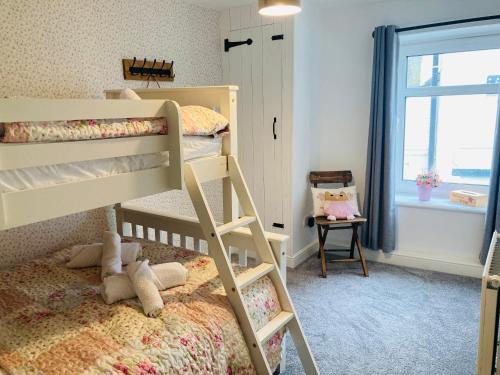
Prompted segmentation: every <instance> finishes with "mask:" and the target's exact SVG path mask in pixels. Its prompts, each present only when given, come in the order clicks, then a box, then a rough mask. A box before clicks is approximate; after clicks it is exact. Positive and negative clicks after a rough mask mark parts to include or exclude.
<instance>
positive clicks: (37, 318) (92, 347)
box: [0, 86, 318, 374]
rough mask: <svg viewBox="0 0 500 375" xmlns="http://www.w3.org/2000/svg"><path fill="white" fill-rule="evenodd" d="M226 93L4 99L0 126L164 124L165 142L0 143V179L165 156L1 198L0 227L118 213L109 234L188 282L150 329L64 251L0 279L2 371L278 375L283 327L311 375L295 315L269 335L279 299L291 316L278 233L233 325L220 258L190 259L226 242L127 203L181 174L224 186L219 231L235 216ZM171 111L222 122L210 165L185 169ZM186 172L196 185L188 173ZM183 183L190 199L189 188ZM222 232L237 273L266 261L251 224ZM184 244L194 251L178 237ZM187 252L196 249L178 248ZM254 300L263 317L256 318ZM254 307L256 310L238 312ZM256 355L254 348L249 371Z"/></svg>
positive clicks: (176, 116) (230, 93)
mask: <svg viewBox="0 0 500 375" xmlns="http://www.w3.org/2000/svg"><path fill="white" fill-rule="evenodd" d="M236 91H237V88H236V87H232V86H226V87H205V88H179V89H168V90H161V89H159V90H147V91H141V90H138V93H139V94H140V95H141V96H142V97H143V98H144V99H150V100H143V101H131V100H40V99H31V100H30V99H2V100H0V122H1V123H15V122H41V121H74V120H83V119H85V120H88V119H109V120H112V119H130V118H139V119H151V118H155V119H156V118H164V119H166V124H167V128H168V131H166V132H160V133H158V134H154V135H148V134H145V135H142V136H135V137H119V138H110V139H92V140H79V141H72V142H35V143H18V144H7V143H0V174H1V173H2V172H4V173H8V172H9V171H13V170H27V169H29V168H34V169H36V168H42V169H43V168H44V167H47V166H54V165H57V166H60V165H67V164H71V163H90V164H92V162H96V163H97V162H99V161H102V160H107V159H119V158H138V157H140V156H141V155H142V156H143V155H147V154H149V155H151V154H162V153H163V154H165V153H168V162H165V160H164V159H161V161H160V162H158V161H154V162H153V163H149V164H148V163H142V161H141V162H140V163H138V164H140V165H142V167H137V168H132V169H125V170H120V171H119V172H117V173H105V174H104V175H102V174H100V175H91V177H88V175H87V178H85V179H71V178H70V179H68V180H64V181H57V183H47V184H44V185H43V186H33V185H29V184H28V185H25V186H22V187H21V188H19V187H18V188H14V189H6V188H5V187H4V188H0V192H1V194H0V230H6V229H10V228H14V227H19V226H23V225H27V224H31V223H35V222H39V221H43V220H48V219H52V218H56V217H61V216H64V215H69V214H73V213H77V212H82V211H87V210H91V209H95V208H99V207H105V206H110V205H115V210H116V225H117V230H118V232H119V233H120V234H122V235H126V234H129V235H131V236H132V237H136V238H138V237H142V238H143V239H141V241H142V243H143V249H144V254H143V256H145V257H148V258H149V259H150V260H151V262H152V263H155V262H166V261H172V260H175V261H180V262H181V263H184V264H185V265H186V267H187V268H188V269H189V270H190V276H189V277H190V278H189V282H188V283H187V284H186V286H184V287H178V288H173V289H171V290H168V291H166V292H162V298H163V299H164V301H165V302H166V307H165V309H164V310H163V312H162V315H161V316H160V318H158V319H150V318H146V317H145V316H144V315H143V314H141V313H140V308H139V307H138V305H137V303H136V302H135V301H134V300H127V301H124V302H123V303H118V304H115V305H111V306H108V305H105V304H104V303H103V302H102V301H101V300H100V297H99V296H98V292H97V285H98V283H99V280H98V279H96V275H97V274H98V273H97V271H96V269H94V268H87V269H83V270H68V269H66V268H65V267H64V260H65V259H66V258H67V256H68V251H69V250H68V249H63V250H61V251H59V252H56V253H54V254H50V255H48V256H47V257H45V258H41V259H37V260H34V261H32V262H28V263H26V264H21V265H19V266H18V267H16V268H14V269H12V270H7V271H0V281H1V282H0V327H1V328H2V329H0V373H2V371H3V372H5V373H16V372H19V371H22V372H25V373H40V372H43V373H47V374H50V373H54V374H56V373H85V372H87V373H110V372H111V373H141V374H142V373H168V374H170V373H214V374H215V373H242V374H246V373H249V374H250V373H254V371H256V372H257V373H259V374H264V373H266V372H267V373H269V371H270V369H272V370H274V369H275V368H277V367H279V366H278V365H279V362H280V361H282V366H283V365H284V357H282V354H281V350H282V346H281V344H282V339H283V333H284V330H283V328H284V327H285V323H289V324H291V326H290V327H289V329H290V331H291V332H292V336H293V338H294V341H295V343H296V345H297V344H298V345H297V346H298V352H299V356H300V357H301V359H302V360H303V362H304V358H306V359H308V361H309V363H308V364H306V373H311V374H315V373H318V372H317V368H316V366H315V364H314V360H312V357H311V355H310V351H309V348H308V346H307V343H306V342H305V340H304V339H303V337H302V336H301V337H300V338H299V339H297V333H298V332H301V328H300V324H299V323H298V320H297V319H296V318H295V316H294V315H293V314H291V313H288V316H290V317H289V318H288V320H287V322H285V323H283V325H280V326H279V327H273V331H272V332H271V331H269V332H267V331H266V330H269V328H268V326H269V325H272V324H271V323H272V322H273V321H275V320H276V316H281V315H282V314H283V312H280V311H282V306H281V305H282V304H283V303H285V305H283V306H285V308H286V309H287V310H290V309H292V311H293V307H290V306H289V305H290V303H289V302H287V301H288V299H289V297H288V294H287V292H286V288H285V287H283V284H282V279H284V277H285V273H284V272H285V267H286V266H285V254H286V243H287V237H286V236H281V235H276V234H270V233H266V234H263V237H262V238H264V240H265V242H266V244H267V246H268V247H269V248H270V249H272V253H273V255H274V257H273V256H272V255H271V258H272V261H273V262H274V261H275V260H276V263H275V265H276V266H275V267H274V268H275V271H276V272H278V271H281V272H282V274H281V276H276V273H269V277H262V278H259V280H257V279H255V280H252V281H254V283H253V285H250V284H246V285H245V292H244V293H243V292H242V293H241V295H240V298H241V300H242V301H244V302H245V305H246V306H247V307H244V308H243V310H244V312H245V316H243V318H242V315H241V314H242V312H241V311H240V310H241V306H240V308H238V306H236V307H235V302H234V301H235V300H234V297H232V296H231V295H228V297H229V301H230V302H231V305H232V307H233V309H231V305H230V304H229V302H228V298H227V297H226V294H225V293H224V291H227V290H228V287H227V281H226V280H225V277H226V276H225V275H227V274H228V272H227V271H226V272H222V273H221V270H220V260H217V259H218V258H217V254H216V257H215V258H214V259H215V261H214V259H212V258H211V257H208V256H206V254H202V253H200V249H201V248H202V247H201V246H200V242H202V241H208V249H214V247H217V242H213V241H215V240H214V238H210V237H216V238H217V239H218V240H219V241H220V243H221V244H222V239H221V238H222V236H219V235H217V236H214V235H213V233H212V236H210V234H209V232H207V225H205V226H203V225H201V224H200V222H198V220H196V219H194V218H185V217H178V216H171V215H170V216H169V215H165V214H164V213H161V212H155V211H150V210H149V211H148V210H143V209H141V208H140V207H136V206H127V203H123V202H127V201H130V200H133V199H136V198H140V197H145V196H149V195H154V194H158V193H161V192H165V191H169V190H173V189H182V188H183V181H184V173H185V171H187V172H188V174H189V175H190V177H191V181H194V180H196V181H198V177H199V178H200V179H202V180H203V178H204V177H206V178H207V179H212V178H215V177H220V178H224V180H223V212H224V222H225V223H226V224H225V225H230V224H231V223H232V222H234V220H238V219H236V218H237V217H238V203H237V201H236V199H235V198H236V195H235V191H234V189H233V188H232V185H231V181H230V180H229V178H225V177H227V174H228V170H229V165H237V163H236V161H235V159H234V158H232V157H231V156H230V155H231V154H235V153H236V152H237V149H236V147H237V138H236V137H237V131H236V129H237V122H236ZM115 93H116V92H114V91H110V92H108V93H107V97H108V98H109V99H111V98H113V96H114V95H115ZM179 105H201V106H205V107H208V108H213V109H216V110H217V111H219V112H220V113H221V114H223V115H225V116H226V117H227V118H228V120H229V122H230V124H231V132H230V135H229V136H226V137H224V138H223V141H222V147H221V151H220V155H210V157H205V158H197V159H192V160H190V161H189V163H186V165H185V164H184V162H185V160H184V156H185V155H184V153H183V139H182V120H181V114H180V113H181V112H180V107H179ZM165 133H166V134H165ZM231 163H232V164H231ZM195 165H196V167H197V170H198V171H199V174H198V175H197V174H195V173H193V170H194V169H192V168H194V166H195ZM200 171H205V172H200ZM188 181H189V178H188ZM233 183H234V182H233ZM188 185H190V186H191V191H192V189H193V183H192V182H191V183H190V184H188ZM191 191H190V192H191ZM222 227H224V224H223V225H222ZM127 230H128V233H126V232H127ZM229 232H230V233H229ZM262 233H263V232H262ZM228 234H230V235H227V236H224V241H223V242H224V245H225V246H228V248H230V249H236V250H237V252H238V254H239V256H240V257H242V258H245V259H244V261H242V259H241V258H240V263H246V258H247V257H252V256H253V257H254V259H252V262H255V261H257V262H259V261H261V260H262V259H259V258H262V252H259V246H258V241H255V239H254V238H253V237H254V234H253V233H252V232H251V226H250V228H235V229H234V230H230V231H228ZM175 237H179V238H180V244H181V248H175V247H173V246H172V244H173V239H174V238H175ZM187 238H191V239H192V241H186V239H187ZM211 241H212V242H211ZM162 242H163V243H162ZM188 243H191V244H192V250H194V251H191V250H189V249H186V247H187V244H188ZM210 252H212V250H211V251H210ZM210 255H213V254H210ZM230 255H231V254H229V256H230ZM229 259H230V258H229ZM274 259H275V260H274ZM257 268H258V267H257ZM217 270H218V271H219V272H217ZM217 273H218V274H219V275H220V276H222V279H223V284H224V285H222V284H221V281H220V280H219V279H218V277H217ZM229 273H231V274H233V271H232V270H231V271H230V272H229ZM234 274H235V275H245V274H246V273H245V269H239V268H235V270H234ZM264 275H265V274H264V273H262V274H261V276H264ZM233 278H234V275H233ZM233 281H234V280H233ZM277 281H279V282H278V284H279V285H278V286H276V284H277ZM280 285H281V286H280ZM223 286H224V287H223ZM276 288H277V289H276ZM237 289H238V292H241V291H242V290H243V288H241V290H240V288H239V287H237ZM283 289H285V293H286V294H283V293H284V292H283ZM234 291H235V289H234V288H233V292H234ZM285 297H287V298H285ZM260 304H263V305H264V306H266V308H265V309H262V305H260ZM236 305H238V304H237V303H236ZM251 305H254V307H253V308H252V307H250V308H248V306H251ZM233 311H234V313H236V315H237V318H238V319H236V317H235V316H234V313H233ZM248 316H252V318H253V319H254V321H253V324H251V326H252V330H253V329H259V332H261V331H263V330H264V331H266V334H265V335H264V336H262V337H261V338H263V340H262V341H263V344H262V345H263V346H264V347H265V348H264V349H265V357H266V358H267V360H266V359H263V358H262V347H261V345H260V344H259V345H256V344H253V345H249V339H248V333H247V332H248V327H245V321H246V320H245V317H248ZM248 319H249V318H248ZM246 322H247V323H248V321H246ZM242 331H243V332H242ZM254 338H255V337H254ZM245 341H246V344H245ZM264 343H265V345H264ZM256 351H260V352H261V353H260V354H261V357H260V360H259V361H257V362H256V358H257V359H259V356H258V355H257V356H256V354H255V352H256ZM260 362H262V363H260ZM308 369H309V370H308Z"/></svg>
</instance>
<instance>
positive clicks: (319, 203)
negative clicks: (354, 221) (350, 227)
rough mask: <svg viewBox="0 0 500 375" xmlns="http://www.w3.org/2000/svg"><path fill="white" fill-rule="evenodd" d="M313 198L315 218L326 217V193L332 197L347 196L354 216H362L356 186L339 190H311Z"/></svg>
mask: <svg viewBox="0 0 500 375" xmlns="http://www.w3.org/2000/svg"><path fill="white" fill-rule="evenodd" d="M311 191H312V197H313V209H314V216H315V217H316V216H325V210H324V206H325V193H330V194H332V195H338V194H340V193H343V194H345V195H347V197H348V200H347V203H348V204H349V205H350V206H351V207H352V209H353V211H354V216H361V213H360V212H359V206H358V194H357V191H356V186H348V187H342V188H339V189H319V188H311Z"/></svg>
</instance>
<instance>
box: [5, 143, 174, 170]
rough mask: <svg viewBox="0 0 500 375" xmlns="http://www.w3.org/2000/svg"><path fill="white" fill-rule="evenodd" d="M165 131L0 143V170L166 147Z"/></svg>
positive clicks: (152, 151)
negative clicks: (119, 135)
mask: <svg viewBox="0 0 500 375" xmlns="http://www.w3.org/2000/svg"><path fill="white" fill-rule="evenodd" d="M168 146H169V138H168V135H151V136H142V137H129V138H114V139H99V140H97V139H96V140H89V141H74V142H53V143H20V144H7V143H3V144H2V143H0V170H9V169H18V168H29V167H39V166H43V165H52V164H62V163H74V162H79V161H88V160H99V159H107V158H114V157H121V156H132V155H141V154H149V153H156V152H165V151H168Z"/></svg>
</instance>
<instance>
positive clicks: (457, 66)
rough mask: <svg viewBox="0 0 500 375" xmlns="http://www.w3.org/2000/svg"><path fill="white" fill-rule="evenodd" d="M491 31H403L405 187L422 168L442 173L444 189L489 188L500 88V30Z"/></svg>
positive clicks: (401, 153) (401, 168)
mask: <svg viewBox="0 0 500 375" xmlns="http://www.w3.org/2000/svg"><path fill="white" fill-rule="evenodd" d="M471 30H473V29H472V28H471ZM491 30H492V29H490V32H488V33H483V34H482V35H477V33H475V35H473V36H472V35H469V36H464V35H463V33H464V29H461V30H460V32H461V33H462V34H461V35H460V36H457V35H455V36H454V35H453V33H452V32H451V31H450V30H447V31H446V32H445V33H444V34H441V35H440V34H439V32H427V33H421V35H420V36H418V37H416V36H415V35H413V36H411V37H409V38H408V40H405V36H401V41H400V43H401V45H400V52H399V69H398V175H399V181H400V182H399V186H398V190H399V191H400V192H407V191H409V190H410V189H411V191H414V189H415V184H414V180H415V177H416V176H417V174H419V173H422V172H425V171H429V170H435V171H436V172H437V173H438V174H439V175H440V176H441V179H442V181H443V189H439V191H440V192H441V194H443V195H447V194H448V191H449V190H453V189H457V188H473V189H474V190H476V191H477V190H479V191H486V189H487V185H488V184H489V178H490V165H491V158H492V151H493V150H492V149H493V138H494V132H495V126H496V121H497V110H498V95H499V92H500V34H498V30H494V31H491ZM471 185H472V186H471Z"/></svg>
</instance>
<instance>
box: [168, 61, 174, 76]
mask: <svg viewBox="0 0 500 375" xmlns="http://www.w3.org/2000/svg"><path fill="white" fill-rule="evenodd" d="M168 76H169V77H170V78H175V74H174V60H172V64H170V71H169V72H168Z"/></svg>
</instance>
